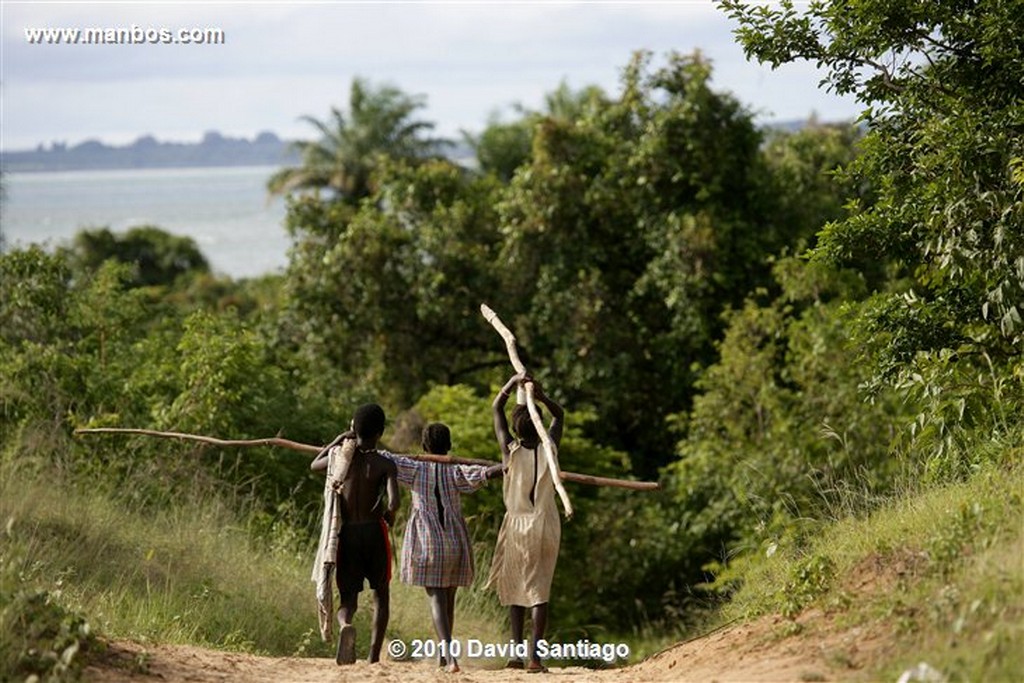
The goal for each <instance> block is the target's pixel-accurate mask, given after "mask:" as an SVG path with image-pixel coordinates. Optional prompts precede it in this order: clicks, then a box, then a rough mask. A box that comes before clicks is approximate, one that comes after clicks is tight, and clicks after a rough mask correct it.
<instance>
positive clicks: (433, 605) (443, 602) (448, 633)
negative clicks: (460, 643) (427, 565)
mask: <svg viewBox="0 0 1024 683" xmlns="http://www.w3.org/2000/svg"><path fill="white" fill-rule="evenodd" d="M427 595H428V596H430V615H431V616H432V617H433V619H434V630H435V631H437V638H438V641H439V643H438V645H441V644H442V643H443V644H444V645H443V649H442V651H441V652H440V653H439V654H438V658H437V663H438V664H439V665H441V666H444V665H445V664H447V662H446V660H445V657H444V653H445V652H448V651H449V650H450V648H451V645H452V629H451V624H450V622H449V621H448V589H447V588H429V587H428V588H427ZM448 670H449V671H452V672H455V671H458V670H459V664H458V662H456V661H455V657H451V665H450V667H449V669H448Z"/></svg>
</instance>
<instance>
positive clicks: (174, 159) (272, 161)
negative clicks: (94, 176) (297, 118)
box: [2, 131, 300, 173]
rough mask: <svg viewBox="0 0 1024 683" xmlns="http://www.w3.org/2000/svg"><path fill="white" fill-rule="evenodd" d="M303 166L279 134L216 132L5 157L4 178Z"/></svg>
mask: <svg viewBox="0 0 1024 683" xmlns="http://www.w3.org/2000/svg"><path fill="white" fill-rule="evenodd" d="M299 161H300V157H299V154H298V152H297V151H296V150H295V149H294V145H293V143H292V142H290V141H287V140H282V139H281V138H279V137H278V136H277V135H275V134H274V133H270V132H263V133H260V134H259V135H257V136H256V137H255V138H253V139H251V140H249V139H246V138H230V137H225V136H224V135H221V134H220V133H218V132H215V131H211V132H208V133H206V134H205V135H204V136H203V139H202V140H201V141H200V142H192V143H190V142H160V141H158V140H157V139H156V138H154V137H153V136H152V135H144V136H142V137H140V138H138V139H137V140H136V141H135V142H133V143H131V144H128V145H122V146H115V145H107V144H105V143H102V142H100V141H98V140H86V141H85V142H82V143H79V144H77V145H72V146H69V145H67V144H66V143H63V142H54V143H52V144H50V145H39V146H38V147H36V149H33V150H22V151H10V152H8V151H5V152H4V153H3V157H2V170H3V172H4V173H49V172H64V171H108V170H109V171H121V170H143V169H171V168H231V167H252V166H277V167H281V166H289V165H296V164H298V163H299Z"/></svg>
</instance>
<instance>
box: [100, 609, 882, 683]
mask: <svg viewBox="0 0 1024 683" xmlns="http://www.w3.org/2000/svg"><path fill="white" fill-rule="evenodd" d="M830 621H831V620H830V619H829V618H828V617H827V616H824V615H822V614H820V613H811V614H808V615H805V616H803V617H801V619H800V622H801V624H802V625H803V626H804V627H805V630H804V633H813V635H803V634H798V635H793V636H785V635H784V633H785V632H786V629H783V627H784V626H786V624H785V623H782V622H781V621H780V620H779V619H778V618H771V617H765V618H762V619H759V620H757V621H755V622H751V623H749V624H741V625H736V626H732V627H728V628H724V629H722V630H719V631H716V632H714V633H711V634H709V635H707V636H704V637H702V638H699V639H696V640H693V641H689V642H686V643H681V644H679V645H676V646H674V647H671V648H669V649H667V650H665V651H663V652H660V653H658V654H656V655H654V656H652V657H650V658H648V659H647V660H645V661H642V662H639V663H636V664H632V665H630V666H626V667H622V668H617V669H608V670H592V669H586V668H582V667H564V668H562V667H551V671H550V673H548V674H545V675H533V674H527V673H525V672H522V671H512V670H507V669H496V670H495V669H487V668H484V665H485V663H484V662H480V661H476V660H467V659H466V658H463V660H462V662H461V663H462V666H463V671H462V672H461V673H458V674H449V673H445V672H443V671H441V670H440V669H439V668H438V667H437V666H435V665H434V664H433V663H430V662H425V661H414V662H408V661H407V662H396V661H383V662H381V663H380V664H375V665H371V664H368V663H366V662H362V661H360V662H356V663H355V664H353V665H350V666H344V667H339V666H337V665H336V664H335V663H334V661H333V660H331V659H324V658H316V659H312V658H300V657H260V656H256V655H251V654H244V653H235V652H222V651H218V650H208V649H204V648H199V647H193V646H185V645H149V646H144V645H140V644H138V643H131V642H113V643H110V644H109V652H108V655H107V656H106V657H105V659H104V661H103V662H102V663H99V664H95V665H93V666H90V667H89V668H88V669H86V671H85V673H84V676H83V680H85V681H87V682H89V683H123V682H125V681H142V682H145V681H151V682H153V683H156V682H160V683H185V682H189V683H342V682H344V681H370V682H371V683H430V682H433V681H444V682H446V683H453V682H455V681H459V682H464V683H516V682H520V681H530V682H532V683H537V682H538V681H552V682H557V681H563V682H565V683H589V682H590V681H594V682H596V683H608V682H611V681H680V682H685V681H694V682H700V683H711V682H712V681H715V682H717V683H753V682H757V683H790V682H792V683H797V682H800V683H803V682H806V681H861V680H866V674H865V671H864V666H865V664H867V663H869V662H870V661H871V660H872V659H873V658H874V657H875V656H877V655H878V654H879V652H880V651H882V650H884V649H885V648H886V643H887V638H886V635H887V633H886V632H887V631H888V629H885V628H882V627H881V626H880V625H879V627H878V628H869V627H860V628H855V629H848V630H837V629H834V628H832V626H831V624H830ZM807 627H810V628H807ZM788 630H792V629H788Z"/></svg>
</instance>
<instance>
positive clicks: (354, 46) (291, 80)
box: [0, 0, 858, 150]
mask: <svg viewBox="0 0 1024 683" xmlns="http://www.w3.org/2000/svg"><path fill="white" fill-rule="evenodd" d="M0 26H2V46H0V49H2V51H0V146H2V148H3V149H6V150H19V149H28V148H32V147H35V146H36V145H37V144H39V143H45V144H50V143H52V142H54V141H62V142H67V143H68V144H77V143H79V142H82V141H83V140H86V139H98V140H101V141H103V142H107V143H110V144H124V143H128V142H131V141H132V140H135V139H136V138H138V137H139V136H141V135H143V134H152V135H155V136H156V137H157V138H158V139H159V140H162V141H196V140H199V139H200V137H201V136H202V135H203V133H204V132H206V131H210V130H216V131H219V132H221V133H223V134H225V135H230V136H244V137H252V136H254V135H256V134H257V133H259V132H261V131H272V132H275V133H277V134H278V135H281V136H283V137H287V138H296V137H301V138H310V137H313V130H312V128H311V127H310V126H309V125H308V124H306V123H303V122H301V121H299V117H301V116H302V115H306V114H309V115H312V116H315V117H317V118H325V117H326V116H327V115H328V113H329V111H330V108H331V107H332V106H338V107H341V108H344V107H345V106H346V104H347V97H348V91H349V86H350V84H351V81H352V78H353V77H355V76H360V77H364V78H366V79H369V80H370V82H371V83H373V84H384V83H388V84H391V85H395V86H397V87H399V88H401V89H402V90H404V91H405V92H407V93H410V94H422V95H424V96H425V97H426V100H427V108H426V109H424V110H423V111H422V112H421V118H423V119H426V120H430V121H433V122H435V123H436V124H437V131H438V132H439V133H440V134H442V135H446V136H451V137H455V136H457V134H458V131H459V130H461V129H467V130H477V131H478V130H480V129H481V128H483V126H484V125H485V124H486V122H487V119H488V116H489V115H490V114H492V113H498V114H499V115H501V114H503V115H505V118H511V116H512V113H511V112H512V109H511V107H512V105H513V104H515V103H520V104H523V105H525V106H527V107H529V108H539V107H540V106H541V103H542V101H543V96H544V94H545V93H548V92H550V91H552V90H554V89H555V88H557V87H558V85H559V83H560V82H562V81H563V80H564V81H565V82H567V83H568V84H569V85H570V86H571V87H572V88H574V89H577V88H581V87H583V86H586V85H590V84H597V85H599V86H601V87H602V88H604V89H605V90H606V91H607V92H609V93H611V94H617V93H618V92H619V77H620V73H621V70H622V68H623V66H625V65H626V63H627V62H628V61H629V59H630V55H631V54H632V53H633V51H635V50H638V49H647V50H651V51H653V52H654V53H655V55H656V59H655V64H661V63H663V57H664V55H665V54H667V53H668V52H669V51H672V50H675V51H679V52H684V53H689V52H692V51H693V50H695V49H700V50H701V51H702V52H703V53H704V54H705V55H706V56H707V57H709V58H710V59H711V61H712V64H713V68H714V75H713V86H714V87H715V88H716V89H718V90H724V91H729V92H731V93H733V94H734V95H735V96H736V97H737V98H738V99H739V100H740V101H741V102H743V103H744V104H745V105H747V106H748V107H749V108H750V109H751V110H753V111H754V112H755V113H756V114H757V117H758V119H759V120H760V121H773V120H792V119H802V118H807V117H808V116H809V115H810V114H811V113H812V112H814V113H817V115H818V116H819V117H820V118H821V119H824V120H838V119H852V118H854V117H855V116H856V114H857V112H858V108H857V106H856V104H855V102H854V101H853V100H852V99H850V98H838V97H836V96H834V95H830V94H828V93H825V92H824V91H823V90H821V89H819V87H818V81H819V80H820V78H821V74H820V73H819V72H817V71H815V70H814V68H813V66H810V65H788V66H785V67H783V68H780V69H779V70H777V71H771V70H770V69H769V68H767V67H763V66H760V65H758V64H756V63H750V62H747V61H746V59H745V58H744V56H743V52H742V50H741V49H740V48H739V46H738V45H736V44H735V42H734V39H733V36H732V30H733V28H735V27H734V25H733V24H732V22H731V21H730V20H729V19H728V17H726V16H725V14H724V13H723V12H722V11H721V10H719V9H717V8H716V7H715V5H714V3H713V2H712V1H711V0H693V1H689V2H688V1H685V0H675V1H674V2H664V1H663V2H653V1H649V2H626V1H622V2H593V1H592V2H575V3H562V2H553V1H546V2H436V1H431V2H389V3H385V2H251V1H250V2H220V3H218V2H202V3H191V2H118V1H116V0H115V1H112V2H111V1H108V2H39V1H35V2H20V1H18V0H2V1H0ZM133 26H134V27H138V28H139V29H141V30H147V29H153V30H158V29H169V30H171V31H177V30H179V29H191V28H217V29H221V30H222V31H223V34H224V37H225V43H224V44H220V45H163V44H141V45H102V46H101V45H68V44H31V43H30V42H29V41H28V39H27V38H26V29H39V28H104V29H105V28H131V27H133Z"/></svg>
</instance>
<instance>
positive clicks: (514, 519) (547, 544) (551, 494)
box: [487, 441, 562, 607]
mask: <svg viewBox="0 0 1024 683" xmlns="http://www.w3.org/2000/svg"><path fill="white" fill-rule="evenodd" d="M542 448H543V446H541V445H538V446H537V448H534V449H531V448H523V446H522V445H521V444H520V443H519V442H518V441H516V442H514V443H513V444H512V446H511V448H510V450H509V460H508V462H509V464H508V471H507V472H505V482H504V493H505V517H504V519H502V521H501V529H500V530H499V531H498V543H497V545H496V546H495V548H494V559H493V560H492V562H491V573H490V576H489V577H488V579H487V587H491V586H494V588H495V589H496V590H497V592H498V599H499V600H500V601H501V604H502V605H520V606H523V607H532V606H534V605H539V604H541V603H544V602H547V601H548V599H549V598H550V597H551V579H552V578H553V577H554V575H555V562H556V561H557V560H558V546H559V543H561V540H562V522H561V519H559V517H558V508H557V506H556V505H555V484H554V482H553V480H552V479H551V470H550V469H548V463H547V459H546V458H545V457H544V452H543V451H542V450H541V449H542ZM531 494H532V496H531Z"/></svg>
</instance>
